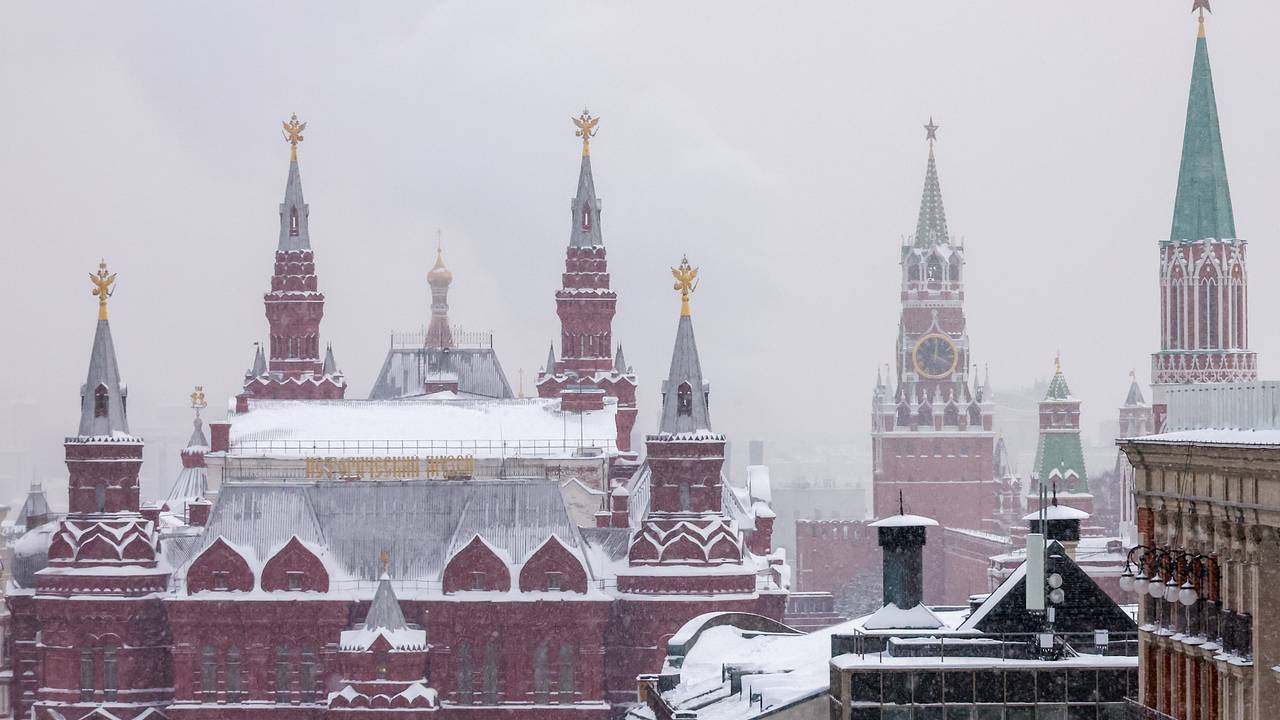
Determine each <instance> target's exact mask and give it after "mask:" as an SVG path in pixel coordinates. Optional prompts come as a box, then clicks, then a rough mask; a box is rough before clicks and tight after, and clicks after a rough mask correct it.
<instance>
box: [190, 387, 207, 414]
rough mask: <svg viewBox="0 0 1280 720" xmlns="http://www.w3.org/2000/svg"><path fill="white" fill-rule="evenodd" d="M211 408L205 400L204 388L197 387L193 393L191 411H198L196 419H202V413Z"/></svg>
mask: <svg viewBox="0 0 1280 720" xmlns="http://www.w3.org/2000/svg"><path fill="white" fill-rule="evenodd" d="M207 407H209V403H208V402H206V401H205V399H204V386H203V385H197V386H196V389H195V390H193V391H192V393H191V409H192V410H195V411H196V418H199V417H200V411H201V410H203V409H205V408H207Z"/></svg>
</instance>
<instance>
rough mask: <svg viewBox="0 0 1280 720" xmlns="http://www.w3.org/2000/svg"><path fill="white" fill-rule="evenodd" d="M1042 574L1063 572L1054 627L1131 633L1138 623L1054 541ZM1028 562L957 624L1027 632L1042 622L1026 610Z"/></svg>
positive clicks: (1065, 630)
mask: <svg viewBox="0 0 1280 720" xmlns="http://www.w3.org/2000/svg"><path fill="white" fill-rule="evenodd" d="M1047 554H1048V556H1049V557H1048V559H1047V562H1046V563H1045V574H1046V576H1048V575H1050V574H1053V573H1055V572H1056V573H1058V574H1059V575H1061V576H1062V589H1063V591H1064V592H1065V595H1066V598H1065V599H1064V600H1063V602H1062V604H1061V605H1058V606H1057V610H1056V613H1055V615H1056V617H1055V618H1054V630H1055V631H1057V632H1061V633H1092V632H1093V631H1094V630H1110V631H1112V632H1135V631H1137V625H1136V624H1135V623H1134V622H1133V618H1131V617H1129V614H1128V613H1127V612H1125V611H1124V610H1123V609H1122V608H1121V607H1120V606H1119V605H1117V604H1116V601H1115V600H1112V599H1111V598H1110V597H1108V596H1107V594H1106V593H1105V592H1103V591H1102V588H1100V587H1098V584H1097V583H1096V582H1094V580H1093V578H1091V577H1089V575H1088V574H1087V573H1086V572H1085V571H1084V570H1081V569H1080V566H1079V565H1077V564H1076V563H1075V561H1073V560H1072V559H1071V558H1070V557H1068V556H1067V553H1066V551H1065V550H1063V548H1062V545H1061V544H1060V543H1058V541H1056V540H1051V541H1049V546H1048V551H1047ZM1026 571H1027V566H1026V563H1023V564H1022V565H1021V566H1019V567H1018V569H1017V570H1015V571H1014V572H1013V574H1012V575H1010V576H1009V577H1008V578H1007V579H1006V580H1005V581H1004V582H1003V583H1001V584H1000V587H998V588H996V590H995V591H994V592H992V593H991V595H989V596H988V597H987V599H986V601H985V602H983V603H982V605H980V606H979V607H978V608H977V609H976V610H974V612H973V614H972V615H970V616H969V617H968V619H966V620H965V621H964V623H963V624H961V626H960V629H961V630H981V631H982V632H986V633H1030V632H1038V631H1040V630H1041V628H1042V627H1043V626H1044V617H1043V615H1041V614H1039V613H1036V612H1034V611H1030V610H1027V604H1026V597H1027V576H1026Z"/></svg>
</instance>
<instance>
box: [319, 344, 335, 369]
mask: <svg viewBox="0 0 1280 720" xmlns="http://www.w3.org/2000/svg"><path fill="white" fill-rule="evenodd" d="M321 372H323V373H324V374H325V375H337V374H338V363H337V361H336V360H334V359H333V345H332V344H330V345H326V346H325V348H324V367H323V369H322V370H321Z"/></svg>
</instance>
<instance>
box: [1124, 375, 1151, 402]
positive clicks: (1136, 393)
mask: <svg viewBox="0 0 1280 720" xmlns="http://www.w3.org/2000/svg"><path fill="white" fill-rule="evenodd" d="M1124 404H1125V407H1134V406H1136V405H1146V404H1147V400H1146V398H1144V397H1143V396H1142V387H1141V386H1140V385H1138V379H1137V378H1136V377H1134V375H1133V373H1129V394H1127V395H1125V396H1124Z"/></svg>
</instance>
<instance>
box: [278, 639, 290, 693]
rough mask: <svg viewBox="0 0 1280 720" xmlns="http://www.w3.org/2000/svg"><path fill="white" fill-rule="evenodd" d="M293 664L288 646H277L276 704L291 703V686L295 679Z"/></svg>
mask: <svg viewBox="0 0 1280 720" xmlns="http://www.w3.org/2000/svg"><path fill="white" fill-rule="evenodd" d="M292 675H293V663H292V662H291V661H290V658H289V647H288V646H287V645H277V646H276V702H278V703H287V702H289V700H290V698H289V685H290V683H291V682H292V680H293V678H292V677H291V676H292Z"/></svg>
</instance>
